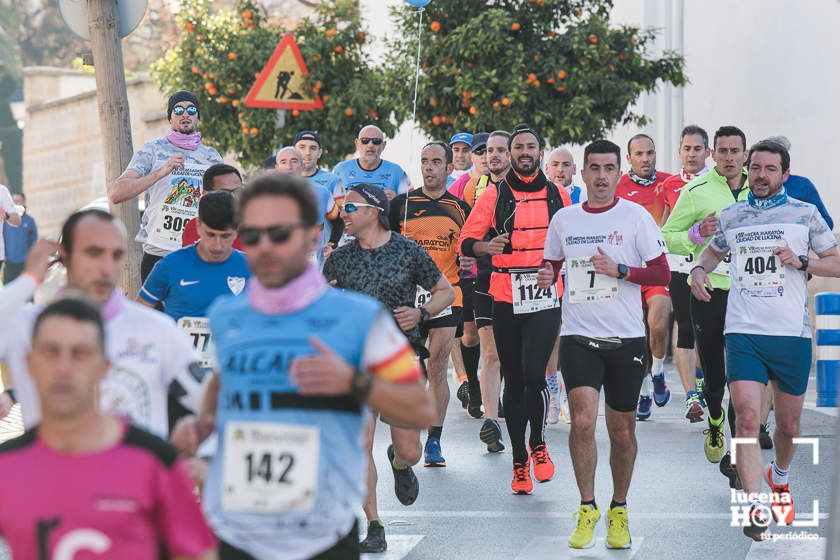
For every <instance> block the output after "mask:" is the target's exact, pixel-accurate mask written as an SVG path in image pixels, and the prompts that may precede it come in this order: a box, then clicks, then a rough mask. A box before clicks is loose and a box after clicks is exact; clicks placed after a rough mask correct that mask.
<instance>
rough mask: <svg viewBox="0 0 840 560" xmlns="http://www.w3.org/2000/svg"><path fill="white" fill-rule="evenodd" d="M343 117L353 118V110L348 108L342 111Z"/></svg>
mask: <svg viewBox="0 0 840 560" xmlns="http://www.w3.org/2000/svg"><path fill="white" fill-rule="evenodd" d="M344 116H345V117H352V116H353V109H351V108H350V107H347V108H346V109H344Z"/></svg>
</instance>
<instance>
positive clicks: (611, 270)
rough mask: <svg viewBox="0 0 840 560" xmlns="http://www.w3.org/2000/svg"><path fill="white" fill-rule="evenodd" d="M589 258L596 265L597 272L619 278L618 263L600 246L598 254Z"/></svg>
mask: <svg viewBox="0 0 840 560" xmlns="http://www.w3.org/2000/svg"><path fill="white" fill-rule="evenodd" d="M589 260H590V261H592V264H593V265H594V266H595V272H596V273H598V274H603V275H604V276H612V277H613V278H618V265H617V264H616V263H615V261H614V260H612V259H611V258H610V256H609V255H608V254H606V253H605V252H604V250H603V249H601V248H600V247H598V254H597V255H595V256H594V257H592V258H591V259H589Z"/></svg>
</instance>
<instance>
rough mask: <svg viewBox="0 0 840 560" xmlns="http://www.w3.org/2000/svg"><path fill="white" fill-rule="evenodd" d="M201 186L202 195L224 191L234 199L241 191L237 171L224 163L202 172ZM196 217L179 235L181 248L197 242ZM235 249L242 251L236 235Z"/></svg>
mask: <svg viewBox="0 0 840 560" xmlns="http://www.w3.org/2000/svg"><path fill="white" fill-rule="evenodd" d="M201 185H202V186H203V187H204V194H207V193H209V192H212V191H226V192H229V193H230V194H232V195H233V196H234V197H236V196H239V193H240V192H241V191H242V175H240V173H239V170H238V169H236V168H235V167H233V166H232V165H228V164H226V163H217V164H216V165H211V166H210V167H209V168H207V171H205V172H204V176H203V177H202V178H201ZM198 237H199V236H198V217H197V216H196V217H195V218H193V219H191V220H190V221H189V222H187V225H186V226H184V233H183V234H181V246H182V247H186V246H188V245H192V244H193V243H195V242H196V241H198ZM233 246H234V248H236V249H239V250H240V251H241V250H242V244H241V242H240V241H239V235H238V234H237V236H236V240H235V241H234V242H233Z"/></svg>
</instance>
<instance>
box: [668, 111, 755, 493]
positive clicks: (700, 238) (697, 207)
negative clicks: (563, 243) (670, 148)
mask: <svg viewBox="0 0 840 560" xmlns="http://www.w3.org/2000/svg"><path fill="white" fill-rule="evenodd" d="M712 144H713V147H714V150H713V151H712V159H713V160H714V161H715V166H714V168H712V170H711V171H709V172H708V173H705V174H703V175H701V176H700V177H696V178H694V179H692V180H691V181H689V182H688V183H687V184H686V185H685V186H684V187H683V188H682V191H681V193H680V197H679V199H677V204H676V205H675V206H674V209H673V211H672V213H671V215H670V216H668V220H667V221H666V222H665V225H664V226H663V227H662V235H663V236H664V237H665V243H667V245H668V252H670V253H675V254H678V255H691V256H692V258H693V259H694V261H696V260H697V259H698V258H699V257H700V253H701V252H702V251H703V248H704V247H705V246H706V245H707V244H708V243H709V241H710V240H711V237H712V235H714V233H715V231H716V228H717V218H716V217H715V216H716V214H717V213H719V212H720V211H721V210H723V209H724V208H726V207H727V206H730V205H731V204H733V203H734V202H736V201H739V200H746V198H747V193H748V192H749V189H748V188H747V186H746V182H747V174H746V170H745V169H744V161H745V159H746V145H747V138H746V136H745V135H744V133H743V132H742V131H741V130H740V129H739V128H737V127H734V126H722V127H720V128H719V129H718V130H717V132H715V136H714V140H713V142H712ZM709 280H710V282H711V284H712V286H713V287H714V290H713V291H712V297H711V300H710V301H701V300H698V299H697V298H696V297H693V295H692V298H691V303H690V304H689V308H690V311H691V320H692V323H693V325H694V342H695V344H696V346H697V351H698V353H699V354H700V363H701V366H702V368H703V375H704V377H703V398H704V400H705V401H706V405H707V406H708V417H707V422H708V424H709V428H708V429H707V430H705V431H704V434H705V442H704V451H705V454H706V458H707V459H708V460H709V461H710V462H712V463H720V470H721V472H722V473H724V475H726V476H727V477H728V478H729V485H730V487H731V488H736V487H738V486H740V484H741V483H740V481H739V480H738V473H737V471H736V470H735V468H734V467H733V466H732V465H731V461H730V458H729V454H728V453H726V454H724V451H725V442H724V426H723V420H724V417H725V415H724V413H723V408H722V403H723V392H724V388H725V383H726V369H725V363H724V337H723V328H724V319H725V318H726V300H727V295H728V292H729V267H728V263H726V264H723V265H720V266H718V267H717V268H716V269H715V270H714V271H713V272H711V273H710V274H709ZM734 428H735V426H734V424H730V430H731V431H732V432H733V433H734V432H735V429H734Z"/></svg>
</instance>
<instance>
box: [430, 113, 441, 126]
mask: <svg viewBox="0 0 840 560" xmlns="http://www.w3.org/2000/svg"><path fill="white" fill-rule="evenodd" d="M432 124H433V125H435V126H438V125H439V124H440V117H439V116H437V115H435V116H434V117H432Z"/></svg>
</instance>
